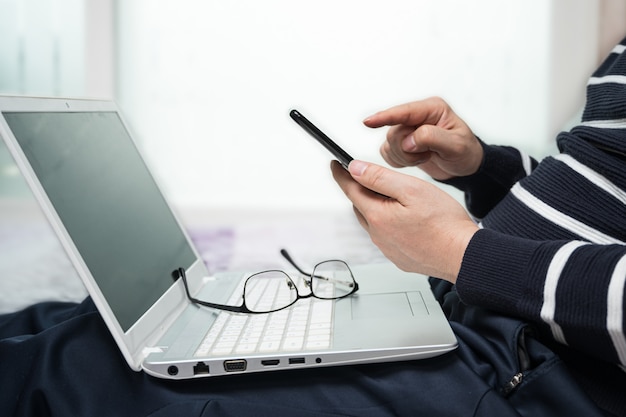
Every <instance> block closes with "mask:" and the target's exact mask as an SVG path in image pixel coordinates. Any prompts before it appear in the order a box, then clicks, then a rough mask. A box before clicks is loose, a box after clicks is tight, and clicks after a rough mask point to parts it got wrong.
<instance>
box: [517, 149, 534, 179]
mask: <svg viewBox="0 0 626 417" xmlns="http://www.w3.org/2000/svg"><path fill="white" fill-rule="evenodd" d="M519 154H520V157H521V158H522V166H523V167H524V172H525V173H526V176H529V175H530V174H531V173H532V169H533V166H532V161H531V159H530V156H529V155H528V154H527V153H526V152H524V151H519Z"/></svg>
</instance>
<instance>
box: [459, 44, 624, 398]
mask: <svg viewBox="0 0 626 417" xmlns="http://www.w3.org/2000/svg"><path fill="white" fill-rule="evenodd" d="M625 49H626V39H624V40H623V41H622V42H621V44H620V45H618V46H616V47H615V48H614V49H613V51H612V52H611V54H610V55H609V57H608V58H607V59H606V61H605V62H604V63H603V64H602V65H601V66H600V67H599V68H598V70H597V71H596V72H595V73H594V74H593V76H592V77H591V78H590V80H589V82H588V85H587V103H586V106H585V111H584V113H583V118H582V122H581V123H580V124H579V125H578V126H576V127H575V128H573V129H572V130H571V131H570V132H563V133H561V134H560V135H559V136H558V137H557V144H558V147H559V151H560V154H559V155H557V156H554V157H548V158H545V159H544V160H543V161H541V163H537V161H535V160H533V159H531V158H529V157H528V156H526V155H525V154H523V153H522V152H519V151H518V150H515V149H513V148H510V147H497V146H489V145H485V144H483V147H484V150H485V157H484V160H483V164H482V166H481V168H480V170H479V172H477V173H476V174H474V175H472V176H469V177H464V178H457V179H455V180H453V181H450V182H451V183H452V184H453V185H455V186H457V187H458V188H460V189H462V190H463V191H465V193H466V194H465V195H466V203H467V207H468V210H469V211H470V212H471V213H472V214H473V215H475V216H476V217H478V218H480V219H482V221H481V224H480V225H481V230H479V231H478V232H477V233H476V234H475V236H474V237H473V239H472V240H471V242H470V244H469V247H468V248H467V251H466V253H465V256H464V260H463V263H462V266H461V272H460V274H459V277H458V280H457V291H458V293H459V296H460V297H461V299H462V300H463V301H464V302H466V303H467V304H472V305H479V306H484V307H487V308H490V309H493V310H497V311H500V312H504V313H507V314H512V315H515V316H518V317H522V318H525V319H528V320H529V321H531V322H534V323H536V324H537V327H538V328H540V330H541V332H540V333H541V335H542V338H543V340H544V341H546V342H547V343H550V344H551V345H554V346H556V347H557V349H560V350H559V352H562V355H564V356H565V357H567V356H568V355H569V354H571V355H572V357H573V358H576V359H575V360H573V361H572V362H571V364H572V367H573V368H576V367H580V368H581V369H582V368H584V367H585V366H584V362H585V361H587V362H594V363H601V364H606V363H609V364H610V365H609V367H610V369H611V370H612V371H616V370H619V371H617V372H616V373H617V374H618V377H619V378H620V379H621V381H625V380H626V379H625V378H621V376H625V375H626V335H625V331H624V328H625V326H624V311H625V307H624V302H625V296H624V291H625V281H626V52H625ZM580 361H583V364H580ZM577 363H578V365H577ZM594 366H595V365H594ZM574 371H575V372H574V373H576V369H574ZM584 373H585V372H583V371H580V374H584ZM591 373H593V371H592V372H591ZM586 374H589V372H586ZM596 377H597V378H596V379H601V378H602V376H601V375H596ZM592 378H593V376H592ZM619 384H620V385H621V384H622V382H620V383H619ZM620 391H622V392H624V393H625V394H626V386H623V385H622V386H621V389H620ZM608 401H611V400H610V399H609V400H608Z"/></svg>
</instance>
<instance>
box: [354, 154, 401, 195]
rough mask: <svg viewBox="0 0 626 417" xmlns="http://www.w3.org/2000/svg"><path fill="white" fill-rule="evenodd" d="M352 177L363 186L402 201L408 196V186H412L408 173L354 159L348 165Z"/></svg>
mask: <svg viewBox="0 0 626 417" xmlns="http://www.w3.org/2000/svg"><path fill="white" fill-rule="evenodd" d="M348 171H349V172H350V175H352V178H354V180H355V181H356V182H358V183H359V184H361V185H362V186H363V187H365V188H367V189H369V190H372V191H374V192H376V193H378V194H381V195H383V196H387V197H390V198H393V199H394V200H398V202H400V203H402V200H403V197H404V196H406V190H407V187H411V184H412V183H411V179H413V177H410V176H408V175H404V174H400V173H399V172H395V171H392V170H390V169H387V168H384V167H382V166H380V165H376V164H372V163H369V162H364V161H359V160H356V159H355V160H353V161H352V162H350V165H349V166H348Z"/></svg>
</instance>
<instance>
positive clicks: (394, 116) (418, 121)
mask: <svg viewBox="0 0 626 417" xmlns="http://www.w3.org/2000/svg"><path fill="white" fill-rule="evenodd" d="M449 110H450V107H449V106H448V105H447V104H446V102H445V101H443V100H442V99H440V98H438V97H431V98H428V99H426V100H420V101H413V102H411V103H405V104H400V105H398V106H394V107H391V108H389V109H387V110H383V111H380V112H378V113H375V114H374V115H372V116H370V117H368V118H366V119H365V120H364V121H363V123H365V125H366V126H368V127H372V128H376V127H382V126H395V125H405V126H421V125H423V124H432V125H436V124H437V123H438V122H439V121H440V120H441V119H442V118H443V116H444V115H445V114H446V113H447V112H448V111H449Z"/></svg>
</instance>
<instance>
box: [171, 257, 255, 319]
mask: <svg viewBox="0 0 626 417" xmlns="http://www.w3.org/2000/svg"><path fill="white" fill-rule="evenodd" d="M173 275H178V277H177V278H180V279H182V280H183V287H185V293H186V294H187V298H188V299H189V301H191V302H193V303H196V304H200V305H203V306H205V307H210V308H216V309H219V310H226V311H232V312H234V313H250V311H249V310H248V308H246V306H245V304H244V305H242V306H239V307H238V306H229V305H226V304H215V303H209V302H208V301H202V300H198V299H197V298H194V297H192V296H191V294H190V293H189V286H188V285H187V275H186V274H185V269H184V268H178V269H177V270H176V271H175V273H174V274H173Z"/></svg>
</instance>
